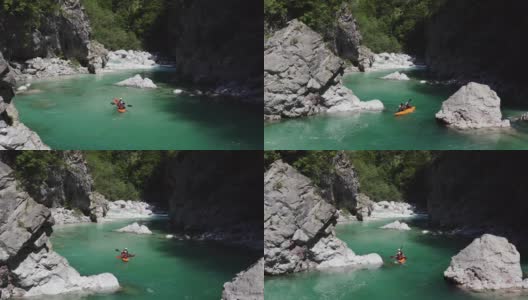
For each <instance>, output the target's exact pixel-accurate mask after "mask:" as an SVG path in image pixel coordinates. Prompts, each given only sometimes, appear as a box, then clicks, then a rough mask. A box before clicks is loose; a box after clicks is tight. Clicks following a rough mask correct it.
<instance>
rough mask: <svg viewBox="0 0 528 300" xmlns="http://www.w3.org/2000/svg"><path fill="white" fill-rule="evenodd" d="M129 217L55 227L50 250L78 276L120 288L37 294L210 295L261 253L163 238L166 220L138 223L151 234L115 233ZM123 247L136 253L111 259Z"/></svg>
mask: <svg viewBox="0 0 528 300" xmlns="http://www.w3.org/2000/svg"><path fill="white" fill-rule="evenodd" d="M131 222H132V221H131V220H126V221H125V220H124V221H118V222H111V223H104V224H86V225H72V226H63V227H59V228H55V230H54V233H53V235H52V243H53V247H54V249H55V251H57V252H58V253H60V254H61V255H63V256H64V257H66V258H67V259H68V261H69V262H70V264H71V265H72V266H73V267H74V268H76V269H77V270H78V271H79V272H80V273H81V275H93V274H99V273H103V272H110V273H112V274H114V275H115V276H116V277H117V279H118V280H119V283H120V285H121V286H122V289H121V290H120V291H119V292H117V293H115V294H109V295H105V294H101V295H93V296H84V297H82V296H79V295H66V296H60V297H49V298H46V297H41V298H39V299H43V300H48V299H53V300H56V299H57V300H72V299H76V300H77V299H82V300H121V299H127V300H128V299H130V300H143V299H211V300H212V299H214V300H218V299H220V297H221V294H222V287H223V284H224V283H225V282H226V281H230V280H231V279H232V278H233V277H234V276H235V275H236V274H237V273H238V272H240V271H241V270H243V269H245V268H247V267H248V266H250V265H251V264H252V263H254V262H255V261H256V260H257V257H258V256H259V255H262V254H261V253H256V254H255V253H252V252H250V251H248V250H245V249H241V248H238V247H230V246H225V245H221V244H218V243H213V242H196V241H194V242H193V241H178V240H174V239H166V238H165V235H166V234H167V233H168V232H166V230H165V228H166V225H167V220H166V219H150V220H146V221H140V223H141V222H143V223H144V224H145V225H147V226H148V227H149V228H150V229H151V230H152V232H153V233H154V234H153V235H136V234H130V233H118V232H113V230H115V229H118V228H121V227H123V226H125V225H128V224H130V223H131ZM125 247H128V249H129V250H130V252H131V253H133V254H136V257H134V258H131V260H130V261H129V262H128V263H124V262H122V261H121V260H120V259H117V258H116V255H119V253H118V252H115V249H116V248H119V249H122V248H125Z"/></svg>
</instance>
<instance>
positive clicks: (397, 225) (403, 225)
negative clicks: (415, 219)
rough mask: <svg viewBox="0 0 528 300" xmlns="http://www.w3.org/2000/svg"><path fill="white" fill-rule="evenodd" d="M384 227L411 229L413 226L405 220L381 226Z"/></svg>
mask: <svg viewBox="0 0 528 300" xmlns="http://www.w3.org/2000/svg"><path fill="white" fill-rule="evenodd" d="M381 228H382V229H395V230H411V227H409V225H407V224H406V223H404V222H400V221H394V222H392V223H389V224H387V225H384V226H382V227H381Z"/></svg>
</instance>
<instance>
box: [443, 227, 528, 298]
mask: <svg viewBox="0 0 528 300" xmlns="http://www.w3.org/2000/svg"><path fill="white" fill-rule="evenodd" d="M444 277H445V278H446V279H447V280H449V281H451V282H453V283H455V284H456V285H458V286H460V287H462V288H466V289H469V290H473V291H485V290H505V289H506V290H507V289H521V288H527V287H528V284H527V283H528V281H527V280H525V281H524V282H523V278H522V269H521V255H520V254H519V252H518V251H517V249H516V248H515V246H514V245H513V244H510V243H509V242H508V240H507V239H506V238H503V237H498V236H494V235H491V234H484V235H483V236H481V237H480V238H477V239H475V240H474V241H473V242H471V244H469V245H468V246H467V247H466V248H464V249H462V251H460V252H459V253H458V254H457V255H455V256H453V258H452V259H451V263H450V265H449V267H448V268H447V270H445V272H444Z"/></svg>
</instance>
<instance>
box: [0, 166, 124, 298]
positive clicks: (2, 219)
mask: <svg viewBox="0 0 528 300" xmlns="http://www.w3.org/2000/svg"><path fill="white" fill-rule="evenodd" d="M17 185H18V183H17V182H16V180H15V179H14V174H13V171H12V170H11V168H10V167H9V166H7V165H5V164H4V163H3V162H0V298H1V299H7V298H11V297H29V296H35V297H36V296H42V295H56V294H62V293H72V292H76V293H77V292H78V293H94V292H112V291H115V290H117V289H118V288H119V283H118V281H117V279H116V278H115V277H114V276H113V275H112V274H109V273H105V274H100V275H93V276H81V275H80V274H79V273H78V272H77V271H76V270H75V269H73V268H72V267H71V266H69V264H68V261H67V260H66V259H64V258H63V257H61V256H60V255H58V254H57V253H55V252H53V250H52V245H51V243H50V241H49V237H50V235H51V233H52V225H53V218H52V216H51V212H50V210H49V209H48V207H46V206H45V205H43V204H42V203H39V202H38V201H35V200H34V199H32V198H31V197H30V195H29V194H28V193H26V192H24V191H22V190H20V189H19V188H18V187H17Z"/></svg>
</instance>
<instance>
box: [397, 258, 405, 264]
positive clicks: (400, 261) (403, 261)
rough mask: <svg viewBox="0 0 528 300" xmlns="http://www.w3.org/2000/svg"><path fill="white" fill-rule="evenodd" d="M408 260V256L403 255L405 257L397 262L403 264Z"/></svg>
mask: <svg viewBox="0 0 528 300" xmlns="http://www.w3.org/2000/svg"><path fill="white" fill-rule="evenodd" d="M406 261H407V257H403V258H400V259H398V260H396V263H397V264H400V265H403V264H404V263H405V262H406Z"/></svg>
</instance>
